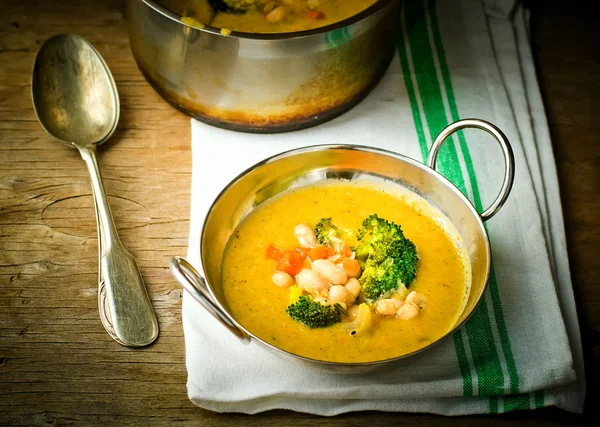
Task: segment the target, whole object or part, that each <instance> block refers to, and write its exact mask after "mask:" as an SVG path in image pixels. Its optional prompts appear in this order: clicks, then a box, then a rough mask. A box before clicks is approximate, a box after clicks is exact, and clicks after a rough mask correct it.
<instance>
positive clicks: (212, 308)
mask: <svg viewBox="0 0 600 427" xmlns="http://www.w3.org/2000/svg"><path fill="white" fill-rule="evenodd" d="M466 127H474V128H478V129H482V130H485V131H486V132H488V133H489V134H491V135H492V136H493V137H494V138H495V139H496V140H497V141H498V143H499V144H500V146H501V148H502V150H503V153H504V163H505V175H504V182H503V184H502V189H501V190H500V194H499V195H498V197H497V198H496V200H495V201H494V202H493V203H492V204H491V206H490V207H489V208H488V209H486V210H485V211H484V212H483V213H482V214H479V213H478V212H477V211H476V210H475V208H474V207H473V205H472V204H471V202H469V200H468V199H467V198H466V197H465V196H464V195H463V194H462V193H461V192H460V191H459V190H458V189H457V188H456V187H455V186H454V185H453V184H452V183H451V182H450V181H448V180H447V179H446V178H444V177H443V176H442V175H440V174H439V173H438V172H436V171H435V169H434V168H435V164H436V159H437V155H438V152H439V149H440V147H441V146H442V144H443V143H444V141H445V139H446V138H447V137H448V136H449V135H450V134H452V133H453V132H455V131H457V130H460V129H463V128H466ZM365 178H370V179H371V180H372V179H373V178H376V179H384V180H385V181H386V182H388V183H392V185H394V184H395V185H399V186H403V187H405V188H408V189H410V190H412V191H414V192H415V193H417V194H418V195H420V196H421V197H423V198H424V199H425V200H427V201H428V202H429V203H430V204H432V205H433V206H434V207H437V208H438V209H439V210H441V212H442V213H443V214H444V215H446V217H447V218H448V219H449V220H450V221H451V222H452V223H453V225H454V226H455V228H456V230H457V231H458V232H459V233H460V235H461V237H462V240H463V243H464V245H465V248H466V250H467V253H468V255H469V258H470V263H471V272H472V283H471V290H470V294H469V297H468V300H467V303H466V306H465V309H464V311H463V314H462V315H461V317H460V319H459V320H458V322H457V323H456V325H455V326H454V327H453V328H452V330H451V331H449V332H448V334H446V335H445V336H444V337H442V338H440V339H438V340H437V341H436V342H434V343H432V344H430V345H429V346H427V347H424V348H422V349H420V350H418V351H415V352H413V353H409V354H405V355H403V356H400V357H396V358H393V359H386V360H380V361H375V362H366V363H338V362H327V361H322V360H316V359H310V358H306V357H302V356H298V355H296V354H293V353H290V352H287V351H284V350H282V349H280V348H278V347H276V346H274V345H273V344H271V343H269V342H267V341H264V340H262V339H260V338H259V337H257V336H256V335H254V334H253V333H252V331H250V330H247V329H246V328H245V327H244V325H242V324H240V323H239V322H237V321H236V320H235V318H234V317H233V316H232V315H231V313H230V311H229V309H228V306H227V302H226V301H225V298H224V295H223V290H222V287H221V286H222V285H221V262H222V257H223V252H224V250H225V246H226V245H227V242H228V241H229V238H230V237H231V235H232V234H233V233H234V231H235V229H236V227H237V226H238V225H239V224H240V222H241V221H243V219H244V218H245V217H246V216H247V215H248V214H249V213H250V212H252V210H253V209H255V208H256V207H257V206H259V205H260V204H261V203H264V202H265V201H267V200H269V199H270V198H272V197H274V196H277V195H278V194H280V193H282V192H284V191H287V190H290V189H293V188H298V187H301V186H306V185H310V184H311V183H315V182H319V181H322V180H325V179H342V180H361V179H365ZM513 179H514V158H513V153H512V149H511V147H510V143H509V142H508V140H507V139H506V136H504V134H503V133H502V131H500V130H499V129H498V128H497V127H495V126H494V125H493V124H491V123H488V122H485V121H482V120H477V119H466V120H461V121H459V122H456V123H453V124H451V125H450V126H448V127H447V128H446V129H444V130H443V131H442V132H441V133H440V135H439V136H438V137H437V138H436V140H435V141H434V143H433V145H432V148H431V151H430V153H429V159H428V161H427V165H424V164H422V163H419V162H417V161H415V160H413V159H411V158H408V157H405V156H402V155H400V154H397V153H394V152H391V151H386V150H380V149H375V148H370V147H363V146H353V145H321V146H313V147H306V148H301V149H297V150H292V151H288V152H285V153H282V154H278V155H276V156H273V157H270V158H268V159H265V160H263V161H262V162H260V163H258V164H256V165H254V166H252V167H251V168H249V169H248V170H246V171H245V172H243V173H242V174H240V175H239V176H238V177H237V178H235V179H234V180H233V181H231V182H230V183H229V185H227V186H226V187H225V189H224V190H223V191H222V192H221V194H220V195H219V196H218V197H217V199H216V200H215V201H214V203H213V205H212V206H211V208H210V210H209V212H208V214H207V216H206V219H205V221H204V228H203V231H202V237H201V240H200V242H198V243H199V245H200V253H201V257H202V266H201V273H199V272H198V271H196V269H195V268H194V267H192V266H191V265H190V264H189V263H188V262H187V261H185V260H184V259H183V258H180V257H175V258H173V260H172V262H171V270H172V271H173V274H174V275H175V277H176V278H177V280H178V281H179V282H180V283H181V285H183V287H184V288H185V289H186V290H187V291H188V292H189V293H190V294H191V295H192V296H193V297H194V298H195V299H196V300H198V302H199V303H200V304H202V305H203V306H204V308H206V309H207V310H208V311H209V312H210V313H211V314H212V315H213V316H214V317H215V318H217V319H218V320H219V321H220V322H221V323H222V324H223V325H224V326H225V327H227V328H228V329H229V331H230V332H232V333H234V334H235V335H236V336H238V337H239V338H240V339H241V340H242V341H243V342H250V341H254V342H256V343H257V344H259V345H260V346H262V347H264V348H265V349H267V350H268V351H271V352H273V353H275V354H277V355H278V356H281V357H283V358H286V359H290V360H294V361H296V362H301V363H303V364H306V365H308V366H310V367H313V368H321V369H325V370H328V371H332V372H362V371H365V370H370V369H373V368H376V367H378V366H382V365H387V364H389V363H394V362H397V361H399V360H402V359H405V358H407V357H410V356H412V355H414V354H416V353H418V352H420V351H423V350H426V349H428V348H430V347H431V346H432V345H434V344H435V343H437V342H439V341H440V340H441V339H443V338H445V337H446V336H448V335H450V334H451V333H452V332H454V331H455V330H456V329H457V328H459V327H460V326H461V325H462V324H463V323H464V322H465V321H466V320H467V318H468V317H469V316H470V315H471V314H472V313H473V311H474V310H475V308H476V307H477V305H478V303H479V301H480V300H481V297H482V295H483V293H484V291H485V289H486V286H487V282H488V277H489V273H490V265H491V253H490V244H489V240H488V236H487V233H486V230H485V228H484V225H483V223H484V221H486V220H488V219H490V218H491V217H492V216H494V215H495V213H496V212H497V211H498V210H499V209H500V207H501V206H502V205H503V204H504V202H505V201H506V199H507V197H508V195H509V193H510V190H511V187H512V183H513ZM388 185H389V184H388Z"/></svg>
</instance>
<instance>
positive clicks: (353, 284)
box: [345, 278, 360, 299]
mask: <svg viewBox="0 0 600 427" xmlns="http://www.w3.org/2000/svg"><path fill="white" fill-rule="evenodd" d="M345 288H346V290H347V291H348V293H349V294H350V296H351V297H352V298H353V299H356V297H357V296H358V294H359V293H360V282H359V281H358V280H357V279H355V278H351V279H348V281H347V282H346V285H345Z"/></svg>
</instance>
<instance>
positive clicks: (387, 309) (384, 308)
mask: <svg viewBox="0 0 600 427" xmlns="http://www.w3.org/2000/svg"><path fill="white" fill-rule="evenodd" d="M403 305H404V303H403V302H402V301H398V300H397V299H381V300H379V301H377V303H375V310H376V311H377V313H378V314H381V315H382V316H393V315H394V314H396V312H397V311H398V309H399V308H401V307H402V306H403Z"/></svg>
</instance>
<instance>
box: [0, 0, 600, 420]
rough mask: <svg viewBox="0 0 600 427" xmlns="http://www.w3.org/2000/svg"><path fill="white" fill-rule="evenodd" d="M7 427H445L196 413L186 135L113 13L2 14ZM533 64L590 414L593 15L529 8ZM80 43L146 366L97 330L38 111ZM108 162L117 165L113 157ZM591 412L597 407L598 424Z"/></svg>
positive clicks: (88, 263) (87, 201)
mask: <svg viewBox="0 0 600 427" xmlns="http://www.w3.org/2000/svg"><path fill="white" fill-rule="evenodd" d="M0 6H1V7H0V11H1V12H0V153H1V154H0V425H70V424H78V425H114V424H144V425H155V424H156V425H159V424H174V423H178V424H195V425H205V426H206V425H224V424H242V425H246V424H250V423H256V424H264V425H280V424H292V423H293V424H296V425H313V424H320V425H339V426H348V425H359V424H367V423H368V424H373V425H381V426H384V425H397V424H398V423H400V422H401V423H404V424H405V425H441V424H443V423H447V422H448V421H449V419H448V418H443V417H438V416H431V415H407V414H381V413H370V414H365V413H362V414H350V415H344V416H340V417H335V418H332V419H324V418H317V417H311V416H308V415H303V414H296V413H292V412H285V411H274V412H269V413H267V414H261V415H257V416H254V417H245V416H241V415H220V414H215V413H212V412H208V411H204V410H201V409H199V408H197V407H195V406H194V405H192V403H191V402H189V401H188V399H187V397H186V390H185V382H186V371H185V363H184V348H183V336H182V327H181V311H180V310H181V290H180V288H179V286H177V285H176V284H175V281H174V279H173V278H172V277H171V274H170V273H169V270H168V268H167V265H168V261H169V258H170V257H171V256H173V255H178V254H179V255H183V254H185V252H186V246H187V233H188V226H189V218H188V215H189V199H190V193H189V191H190V177H191V175H190V173H191V170H190V168H191V164H190V162H191V156H190V146H189V144H190V124H189V119H188V117H186V116H184V115H183V114H181V113H179V112H177V111H175V110H174V109H173V108H171V107H170V106H169V105H167V103H166V102H164V101H163V100H162V99H161V98H160V97H159V96H158V95H157V94H156V93H155V92H154V91H153V90H152V89H151V88H150V87H149V86H148V84H147V83H146V82H145V81H144V79H143V78H142V76H141V74H140V72H139V71H138V69H137V67H136V65H135V63H134V61H133V58H132V56H131V53H130V50H129V45H128V38H127V32H126V28H125V22H124V18H123V13H122V3H121V1H118V0H92V1H88V0H85V1H79V2H73V1H66V0H62V1H59V0H48V1H39V2H33V1H28V2H22V1H18V0H14V1H3V0H0ZM530 6H531V7H532V12H533V40H534V51H535V55H536V58H537V61H538V69H539V75H540V81H541V86H542V90H543V94H544V96H545V99H546V105H547V109H548V117H549V122H550V130H551V133H552V137H553V140H554V149H555V154H556V159H557V164H558V172H559V177H560V183H561V188H562V195H563V206H564V211H565V218H566V227H567V237H568V247H569V253H570V260H571V268H572V272H573V282H574V286H575V293H576V296H577V300H578V304H579V312H580V323H581V326H582V333H583V339H584V346H585V352H586V358H587V371H588V375H587V376H588V384H589V385H588V387H589V389H590V390H589V398H588V402H593V401H596V402H597V394H596V393H597V390H598V383H599V381H598V368H597V365H598V361H599V359H600V340H599V337H600V335H599V331H600V287H599V282H600V268H599V265H600V263H599V262H598V259H599V258H600V250H599V249H598V248H599V246H598V243H597V242H598V240H599V239H600V234H599V231H598V230H599V227H598V226H599V225H600V219H599V216H598V214H597V212H599V211H600V201H599V200H600V199H599V198H598V196H600V191H599V190H600V165H599V156H600V149H599V146H600V144H599V143H598V137H599V132H598V124H597V123H598V122H597V118H596V115H597V110H594V109H593V107H594V106H596V107H597V106H598V99H599V96H598V95H599V90H598V88H599V78H598V77H599V65H600V61H599V57H598V52H599V50H598V49H597V46H596V45H595V44H594V42H593V40H594V36H596V35H597V34H596V30H595V28H596V18H595V15H594V14H593V13H592V11H591V6H588V5H585V4H581V3H578V4H577V5H576V6H575V5H574V4H570V2H552V3H548V4H541V3H539V2H532V3H531V5H530ZM62 32H74V33H78V34H81V35H82V36H84V37H85V38H87V39H88V40H90V41H91V42H92V43H93V44H94V45H95V46H96V47H97V48H98V50H99V51H100V52H101V53H102V55H103V56H104V58H105V59H106V61H107V62H108V65H109V66H110V68H111V70H112V72H113V74H114V77H115V79H116V81H117V84H118V86H119V91H120V95H121V105H122V114H121V121H120V124H119V128H118V130H117V131H116V133H115V135H114V137H113V138H112V140H111V142H110V143H109V145H110V147H106V148H107V149H103V150H101V154H100V163H101V165H102V171H103V174H104V179H105V181H104V182H105V185H106V188H107V192H108V194H109V195H111V196H109V198H110V201H111V204H112V208H113V212H114V214H115V217H116V223H117V226H118V228H119V231H120V235H121V237H122V240H123V243H124V244H125V246H126V247H127V248H129V249H130V250H131V252H132V253H133V254H134V255H135V257H136V258H137V260H138V263H139V265H140V268H141V271H142V274H143V276H144V278H145V281H146V284H147V287H148V289H149V292H150V295H151V298H152V302H153V304H154V307H155V309H156V311H157V313H158V318H159V322H160V327H161V335H160V338H159V339H158V341H157V342H156V343H155V344H154V345H152V346H151V347H149V348H146V349H143V350H139V349H138V350H136V349H129V348H124V347H122V346H120V345H118V344H116V343H115V342H114V341H112V340H111V339H110V338H109V336H108V335H107V334H106V332H105V331H104V329H103V328H102V325H101V324H100V321H99V318H98V309H97V283H96V282H97V256H98V255H97V244H96V225H95V220H94V211H93V205H92V197H91V194H90V184H89V179H88V175H87V172H86V169H85V167H84V164H83V163H82V161H81V159H80V158H79V156H78V154H77V152H76V151H75V150H68V149H67V148H65V147H64V146H63V145H61V144H59V143H57V142H55V141H53V140H52V139H51V138H50V137H49V136H48V135H46V133H45V132H44V131H43V130H42V128H41V127H40V125H39V124H38V122H37V120H36V117H35V114H34V111H33V109H32V105H31V97H30V73H31V67H32V64H33V60H34V57H35V54H36V52H37V50H38V48H39V47H40V45H41V43H42V42H43V41H44V40H45V39H46V38H48V37H50V36H51V35H53V34H56V33H62ZM108 148H109V149H108ZM592 406H593V404H588V408H589V412H591V411H592V410H593V407H592ZM452 420H453V421H454V422H456V423H460V424H465V425H481V424H486V425H487V424H493V425H498V424H504V423H506V422H507V421H510V422H511V423H515V424H523V425H525V424H534V425H548V424H555V425H558V424H564V423H569V424H571V423H574V424H577V423H580V422H582V421H583V418H582V417H580V416H576V415H573V414H567V413H565V412H562V411H559V410H557V409H544V410H539V411H531V412H522V413H514V414H507V415H503V416H496V417H484V416H474V417H463V418H459V419H456V418H455V419H452Z"/></svg>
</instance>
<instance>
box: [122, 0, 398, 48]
mask: <svg viewBox="0 0 600 427" xmlns="http://www.w3.org/2000/svg"><path fill="white" fill-rule="evenodd" d="M133 1H142V2H143V3H144V4H145V5H146V6H148V7H150V8H151V9H154V10H155V11H156V12H158V13H160V14H161V15H163V16H164V17H166V18H169V19H170V20H172V21H175V22H177V23H179V24H181V25H183V26H185V27H189V28H192V29H194V30H197V31H202V32H205V33H209V34H213V35H215V36H220V37H235V38H240V39H249V40H291V39H296V38H301V37H307V36H313V35H316V34H324V33H327V32H329V31H334V30H338V29H340V28H344V27H347V26H349V25H352V24H354V23H356V22H358V21H361V20H362V19H364V18H366V17H368V16H370V15H373V14H375V12H377V11H379V10H380V9H383V8H384V7H385V6H386V5H387V4H388V3H390V2H392V1H397V0H376V1H375V3H373V4H372V5H371V6H369V7H367V8H366V9H364V10H363V11H361V12H359V13H357V14H356V15H352V16H349V17H348V18H345V19H342V20H341V21H337V22H334V23H331V24H328V25H325V26H323V27H318V28H312V29H310V30H301V31H288V32H285V33H248V32H244V31H235V30H231V32H230V33H228V34H227V35H225V34H223V33H222V32H221V30H222V28H218V27H213V26H211V25H204V26H203V27H202V28H199V27H194V26H193V25H190V24H186V23H184V22H182V21H181V18H182V16H181V15H178V14H177V13H175V12H172V11H170V10H169V9H167V8H166V7H164V6H162V5H160V4H158V3H157V2H156V1H155V0H133Z"/></svg>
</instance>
